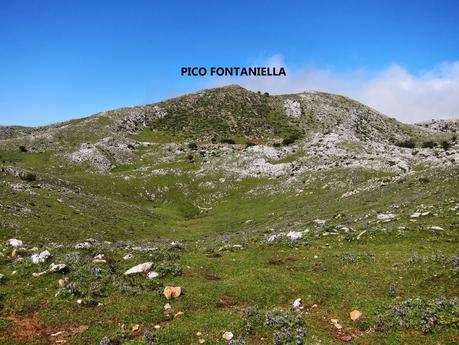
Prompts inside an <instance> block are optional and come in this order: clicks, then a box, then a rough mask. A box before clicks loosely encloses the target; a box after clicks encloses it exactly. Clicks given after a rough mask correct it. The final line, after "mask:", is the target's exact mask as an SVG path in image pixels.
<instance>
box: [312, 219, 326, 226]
mask: <svg viewBox="0 0 459 345" xmlns="http://www.w3.org/2000/svg"><path fill="white" fill-rule="evenodd" d="M313 222H314V224H316V225H319V226H322V225H325V223H326V221H325V220H322V219H314V220H313Z"/></svg>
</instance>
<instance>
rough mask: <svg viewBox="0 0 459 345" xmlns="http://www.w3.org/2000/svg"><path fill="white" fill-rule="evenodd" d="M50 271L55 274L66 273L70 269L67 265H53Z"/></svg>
mask: <svg viewBox="0 0 459 345" xmlns="http://www.w3.org/2000/svg"><path fill="white" fill-rule="evenodd" d="M49 271H50V272H55V273H65V272H67V271H68V267H67V265H66V264H54V263H53V264H51V265H50V266H49Z"/></svg>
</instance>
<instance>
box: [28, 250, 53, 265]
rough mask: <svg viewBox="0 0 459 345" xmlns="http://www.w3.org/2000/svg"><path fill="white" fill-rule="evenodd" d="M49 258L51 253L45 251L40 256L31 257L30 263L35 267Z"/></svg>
mask: <svg viewBox="0 0 459 345" xmlns="http://www.w3.org/2000/svg"><path fill="white" fill-rule="evenodd" d="M50 257H51V253H50V252H49V251H47V250H45V251H42V252H41V253H40V254H34V255H32V257H31V259H32V263H34V264H35V265H37V264H41V263H43V262H45V261H46V260H48V259H49V258H50Z"/></svg>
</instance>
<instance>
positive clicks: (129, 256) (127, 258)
mask: <svg viewBox="0 0 459 345" xmlns="http://www.w3.org/2000/svg"><path fill="white" fill-rule="evenodd" d="M133 257H134V255H132V254H126V255H125V256H123V260H130V259H132V258H133Z"/></svg>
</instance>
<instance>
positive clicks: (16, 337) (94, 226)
mask: <svg viewBox="0 0 459 345" xmlns="http://www.w3.org/2000/svg"><path fill="white" fill-rule="evenodd" d="M456 129H457V121H453V120H452V121H446V122H445V121H433V122H432V123H427V124H417V125H408V124H403V123H400V122H398V121H397V120H395V119H393V118H390V117H388V116H385V115H383V114H381V113H379V112H377V111H375V110H373V109H371V108H369V107H367V106H365V105H363V104H361V103H359V102H356V101H354V100H352V99H349V98H347V97H343V96H339V95H333V94H327V93H322V92H305V93H300V94H292V95H279V96H272V95H268V94H264V93H263V92H260V93H257V92H251V91H248V90H246V89H243V88H241V87H239V86H237V85H230V86H226V87H222V88H216V89H208V90H202V91H200V92H197V93H193V94H188V95H184V96H181V97H177V98H173V99H170V100H165V101H163V102H159V103H156V104H150V105H143V106H135V107H129V108H121V109H116V110H110V111H106V112H102V113H99V114H95V115H92V116H90V117H87V118H82V119H77V120H72V121H67V122H62V123H58V124H53V125H49V126H43V127H36V128H26V127H14V126H13V127H0V237H1V238H0V240H1V244H0V344H99V343H100V344H104V345H108V344H120V343H121V344H198V343H199V344H202V343H205V344H225V343H227V344H233V345H234V344H244V343H245V344H273V343H274V344H310V343H311V344H319V343H320V344H340V343H343V342H352V343H355V344H398V343H404V344H432V343H439V344H450V343H454V342H455V341H457V326H458V321H457V320H458V318H459V302H458V299H457V297H458V296H459V290H458V286H459V284H458V283H459V281H458V279H459V278H458V277H459V275H458V263H459V260H458V255H459V252H458V249H459V248H458V240H459V237H458V225H459V222H458V216H459V213H458V212H459V197H458V195H459V179H458V176H459V175H458V173H459V166H458V164H459V143H458V142H457V138H456ZM43 253H44V254H43ZM139 264H146V265H144V266H142V267H141V268H139V267H137V269H139V270H140V272H139V273H136V274H132V275H131V274H125V273H126V271H127V270H128V269H130V268H133V267H135V266H137V265H139ZM62 265H63V266H62ZM166 286H179V287H181V288H183V293H180V296H176V298H173V299H167V298H166V296H165V295H164V290H165V287H166ZM166 295H167V294H166ZM169 297H170V296H169ZM298 298H300V299H301V303H300V304H298V303H299V302H298V301H297V299H298ZM294 302H295V303H294ZM296 302H298V303H296ZM354 309H356V310H358V311H360V312H362V316H360V317H358V318H357V319H354V320H352V319H350V316H349V313H350V312H351V311H353V310H354ZM354 315H355V314H354ZM225 332H231V333H232V335H233V336H232V339H229V338H230V337H229V334H228V333H227V334H226V335H225V336H226V338H227V339H223V338H222V335H223V334H224V333H225Z"/></svg>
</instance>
